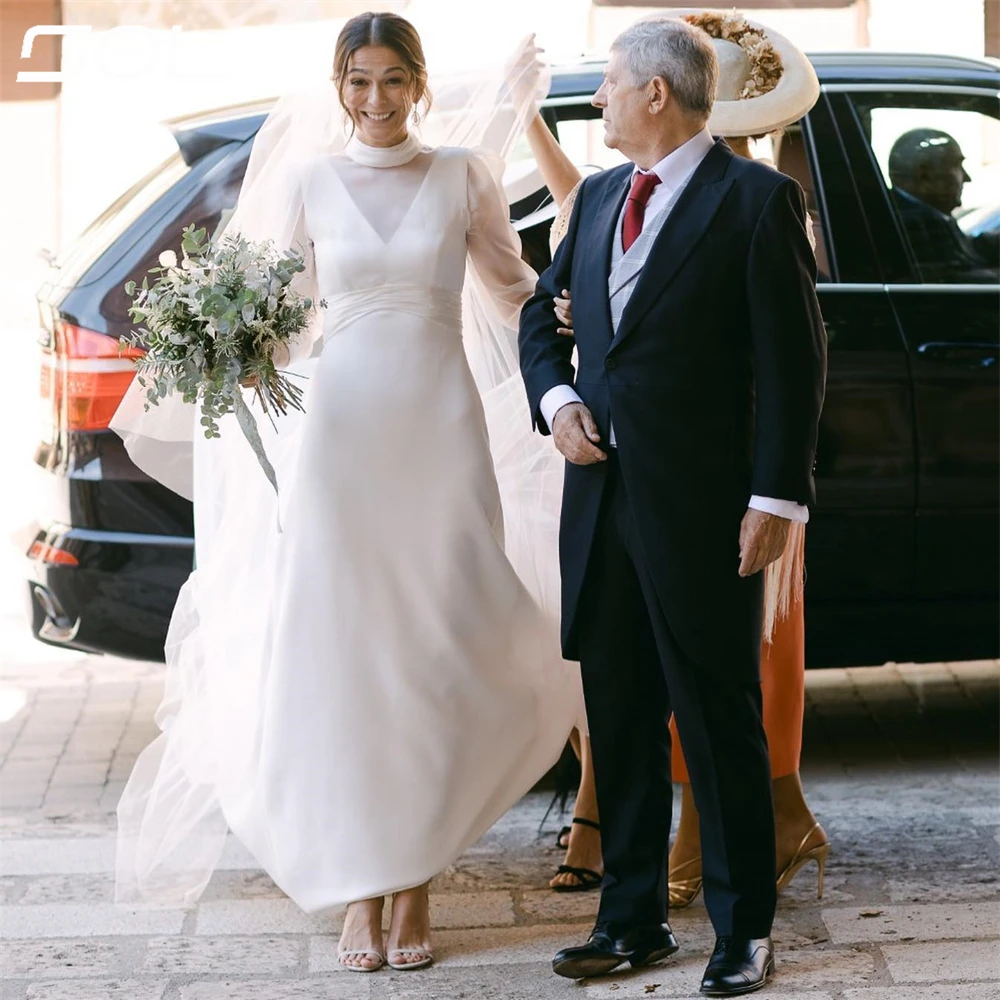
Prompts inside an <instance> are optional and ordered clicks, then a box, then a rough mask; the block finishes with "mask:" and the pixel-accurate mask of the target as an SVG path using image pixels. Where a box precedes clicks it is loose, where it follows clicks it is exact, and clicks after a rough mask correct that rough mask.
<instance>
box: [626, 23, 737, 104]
mask: <svg viewBox="0 0 1000 1000" xmlns="http://www.w3.org/2000/svg"><path fill="white" fill-rule="evenodd" d="M611 48H612V49H617V50H618V51H619V52H621V53H622V55H623V56H624V57H625V65H626V67H627V68H628V72H629V75H630V76H631V78H632V85H633V86H634V87H644V86H645V85H646V84H647V83H649V81H650V80H652V79H653V78H654V77H657V76H660V77H663V79H664V80H666V81H667V86H668V87H669V88H670V93H671V94H672V95H673V97H674V99H675V100H676V101H677V103H678V104H679V105H680V107H681V108H682V109H683V110H684V111H686V112H687V113H688V114H690V115H695V116H697V117H700V118H704V119H706V120H707V119H708V116H709V115H710V114H711V113H712V102H713V101H714V100H715V90H716V87H717V86H718V83H719V60H718V59H717V58H716V55H715V47H714V46H713V45H712V42H711V39H710V38H709V37H708V35H707V34H706V32H704V31H702V30H701V28H696V27H695V26H694V25H693V24H688V23H687V21H681V20H679V19H678V18H674V17H649V18H644V19H643V20H641V21H637V22H636V23H635V24H633V25H632V27H631V28H626V29H625V30H624V31H623V32H622V33H621V34H620V35H619V36H618V37H617V38H616V39H615V40H614V42H613V43H612V44H611Z"/></svg>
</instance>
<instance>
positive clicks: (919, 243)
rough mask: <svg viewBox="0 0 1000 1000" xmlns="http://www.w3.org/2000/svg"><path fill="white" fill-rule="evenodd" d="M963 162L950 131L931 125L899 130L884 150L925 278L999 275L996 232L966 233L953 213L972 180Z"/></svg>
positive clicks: (992, 277)
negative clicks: (886, 153)
mask: <svg viewBox="0 0 1000 1000" xmlns="http://www.w3.org/2000/svg"><path fill="white" fill-rule="evenodd" d="M964 161H965V156H964V154H963V153H962V148H961V146H959V144H958V143H957V142H956V141H955V139H954V138H952V136H950V135H948V133H947V132H940V131H938V130H937V129H930V128H918V129H911V130H910V131H909V132H904V133H903V134H902V135H901V136H900V137H899V138H898V139H897V140H896V141H895V143H893V146H892V149H891V151H890V152H889V180H890V182H891V183H892V199H893V202H894V203H895V205H896V209H897V211H898V212H899V217H900V220H901V221H902V223H903V226H904V228H905V230H906V235H907V236H908V237H909V240H910V246H911V247H912V248H913V254H914V256H915V257H916V261H917V266H918V268H919V269H920V273H921V275H922V277H923V278H924V280H925V281H934V282H955V283H958V282H992V281H997V280H1000V238H998V234H997V233H985V234H983V235H981V236H975V237H972V236H969V235H967V234H966V233H964V232H963V231H962V229H961V228H960V227H959V225H958V223H957V222H956V221H955V218H954V216H953V215H952V212H954V210H955V209H956V208H958V207H959V206H960V205H961V204H962V188H963V187H964V186H965V184H966V182H967V181H969V180H971V178H970V177H969V175H968V174H967V173H966V171H965V166H964Z"/></svg>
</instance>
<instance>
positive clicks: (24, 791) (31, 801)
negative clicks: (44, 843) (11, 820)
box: [0, 786, 45, 870]
mask: <svg viewBox="0 0 1000 1000" xmlns="http://www.w3.org/2000/svg"><path fill="white" fill-rule="evenodd" d="M44 796H45V790H44V788H37V789H35V788H16V787H15V788H7V787H6V786H4V788H2V789H0V809H3V810H4V812H7V813H18V812H28V811H30V810H32V809H38V808H39V807H40V806H41V804H42V800H43V798H44ZM5 870H6V869H5Z"/></svg>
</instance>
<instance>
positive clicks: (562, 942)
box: [309, 923, 592, 975]
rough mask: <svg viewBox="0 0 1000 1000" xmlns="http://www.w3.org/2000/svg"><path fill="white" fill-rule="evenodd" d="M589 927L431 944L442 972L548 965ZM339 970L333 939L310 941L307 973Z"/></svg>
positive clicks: (475, 934)
mask: <svg viewBox="0 0 1000 1000" xmlns="http://www.w3.org/2000/svg"><path fill="white" fill-rule="evenodd" d="M591 927H592V925H591V924H589V923H588V924H579V925H576V926H573V925H566V924H561V925H559V926H542V925H536V926H534V927H497V928H495V929H489V930H487V929H479V930H460V931H454V930H453V931H438V932H437V933H436V934H435V935H434V938H433V942H432V943H433V945H434V954H435V956H436V958H437V962H436V964H437V965H439V966H442V967H445V968H447V967H450V966H455V967H460V966H479V965H483V966H487V965H488V966H493V965H517V964H524V963H532V964H534V963H539V962H541V963H548V962H551V961H552V956H553V955H554V954H555V953H556V952H557V951H558V950H559V949H560V948H565V947H566V946H567V945H568V944H573V943H574V942H579V941H585V940H586V939H587V935H588V934H589V933H590V931H591ZM338 968H339V963H338V961H337V940H336V938H335V937H333V936H328V935H324V936H317V937H312V938H310V939H309V970H310V971H311V972H330V971H332V970H335V969H338ZM347 974H348V975H351V973H347Z"/></svg>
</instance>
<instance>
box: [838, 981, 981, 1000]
mask: <svg viewBox="0 0 1000 1000" xmlns="http://www.w3.org/2000/svg"><path fill="white" fill-rule="evenodd" d="M998 992H1000V991H998V989H997V984H996V983H937V984H936V985H934V986H913V985H911V984H907V985H905V986H877V987H874V988H873V989H867V990H845V991H844V1000H997V995H998Z"/></svg>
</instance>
